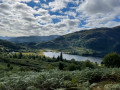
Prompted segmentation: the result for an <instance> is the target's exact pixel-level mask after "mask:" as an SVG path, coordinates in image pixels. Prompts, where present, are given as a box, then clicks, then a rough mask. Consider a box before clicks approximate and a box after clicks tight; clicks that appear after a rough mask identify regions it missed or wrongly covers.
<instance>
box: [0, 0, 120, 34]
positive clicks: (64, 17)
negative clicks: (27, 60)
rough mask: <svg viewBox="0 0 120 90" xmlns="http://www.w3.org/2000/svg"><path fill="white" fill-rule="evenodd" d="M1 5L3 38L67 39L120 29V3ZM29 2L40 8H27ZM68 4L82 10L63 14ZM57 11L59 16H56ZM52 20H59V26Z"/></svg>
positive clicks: (22, 1) (9, 1) (78, 0)
mask: <svg viewBox="0 0 120 90" xmlns="http://www.w3.org/2000/svg"><path fill="white" fill-rule="evenodd" d="M2 1H3V3H0V36H1V35H3V36H29V35H53V34H57V35H64V34H67V33H72V32H75V31H79V30H81V29H86V28H96V27H113V26H116V25H120V22H118V21H115V19H116V18H119V19H120V6H119V5H120V0H54V1H52V2H49V3H48V4H45V3H41V2H39V0H2ZM30 1H33V2H35V3H36V5H38V6H34V7H32V6H28V5H27V4H26V2H30ZM44 1H46V0H44ZM46 2H47V1H46ZM69 2H71V3H73V4H75V5H79V6H78V7H69V8H70V10H68V11H62V10H61V9H63V8H67V4H68V3H69ZM39 4H40V5H41V7H39ZM73 9H74V10H73ZM56 11H58V12H59V13H60V14H56V13H55V12H56ZM76 11H77V12H76ZM50 12H53V14H50ZM69 16H73V18H72V19H70V17H69ZM53 19H56V23H54V21H53ZM57 20H58V21H57ZM79 25H81V26H82V27H79Z"/></svg>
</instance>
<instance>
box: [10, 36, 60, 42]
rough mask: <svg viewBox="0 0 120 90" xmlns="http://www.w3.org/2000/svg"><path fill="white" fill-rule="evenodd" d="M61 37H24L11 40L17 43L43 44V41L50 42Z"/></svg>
mask: <svg viewBox="0 0 120 90" xmlns="http://www.w3.org/2000/svg"><path fill="white" fill-rule="evenodd" d="M57 37H59V35H51V36H24V37H14V38H11V39H9V41H11V42H16V43H25V42H27V43H28V42H41V41H50V40H52V39H54V38H57Z"/></svg>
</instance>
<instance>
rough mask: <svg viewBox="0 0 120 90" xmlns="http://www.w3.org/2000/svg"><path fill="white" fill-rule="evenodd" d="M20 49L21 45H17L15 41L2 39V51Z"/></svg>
mask: <svg viewBox="0 0 120 90" xmlns="http://www.w3.org/2000/svg"><path fill="white" fill-rule="evenodd" d="M18 49H20V46H18V45H16V44H15V43H11V42H9V41H6V40H2V39H0V51H6V50H18Z"/></svg>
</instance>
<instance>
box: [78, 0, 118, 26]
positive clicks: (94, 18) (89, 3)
mask: <svg viewBox="0 0 120 90" xmlns="http://www.w3.org/2000/svg"><path fill="white" fill-rule="evenodd" d="M119 11H120V0H85V1H84V2H83V3H82V4H80V5H79V7H78V8H77V12H78V13H81V14H80V15H79V17H80V18H82V19H83V20H84V22H85V23H86V24H85V25H83V26H85V27H89V28H96V27H104V26H106V27H111V26H116V25H118V24H117V22H116V21H114V20H115V19H116V17H117V16H118V15H119V14H120V12H119ZM108 23H111V24H108ZM112 23H113V24H112ZM115 24H116V25H115Z"/></svg>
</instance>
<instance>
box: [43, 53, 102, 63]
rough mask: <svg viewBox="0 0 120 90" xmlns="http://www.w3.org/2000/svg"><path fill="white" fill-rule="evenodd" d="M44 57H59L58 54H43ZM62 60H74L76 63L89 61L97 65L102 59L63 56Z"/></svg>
mask: <svg viewBox="0 0 120 90" xmlns="http://www.w3.org/2000/svg"><path fill="white" fill-rule="evenodd" d="M44 55H45V56H47V57H58V56H60V52H44ZM63 58H64V59H67V60H71V59H75V60H76V61H85V60H90V61H92V62H97V63H100V62H101V60H102V58H98V57H86V56H79V55H70V54H63Z"/></svg>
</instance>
